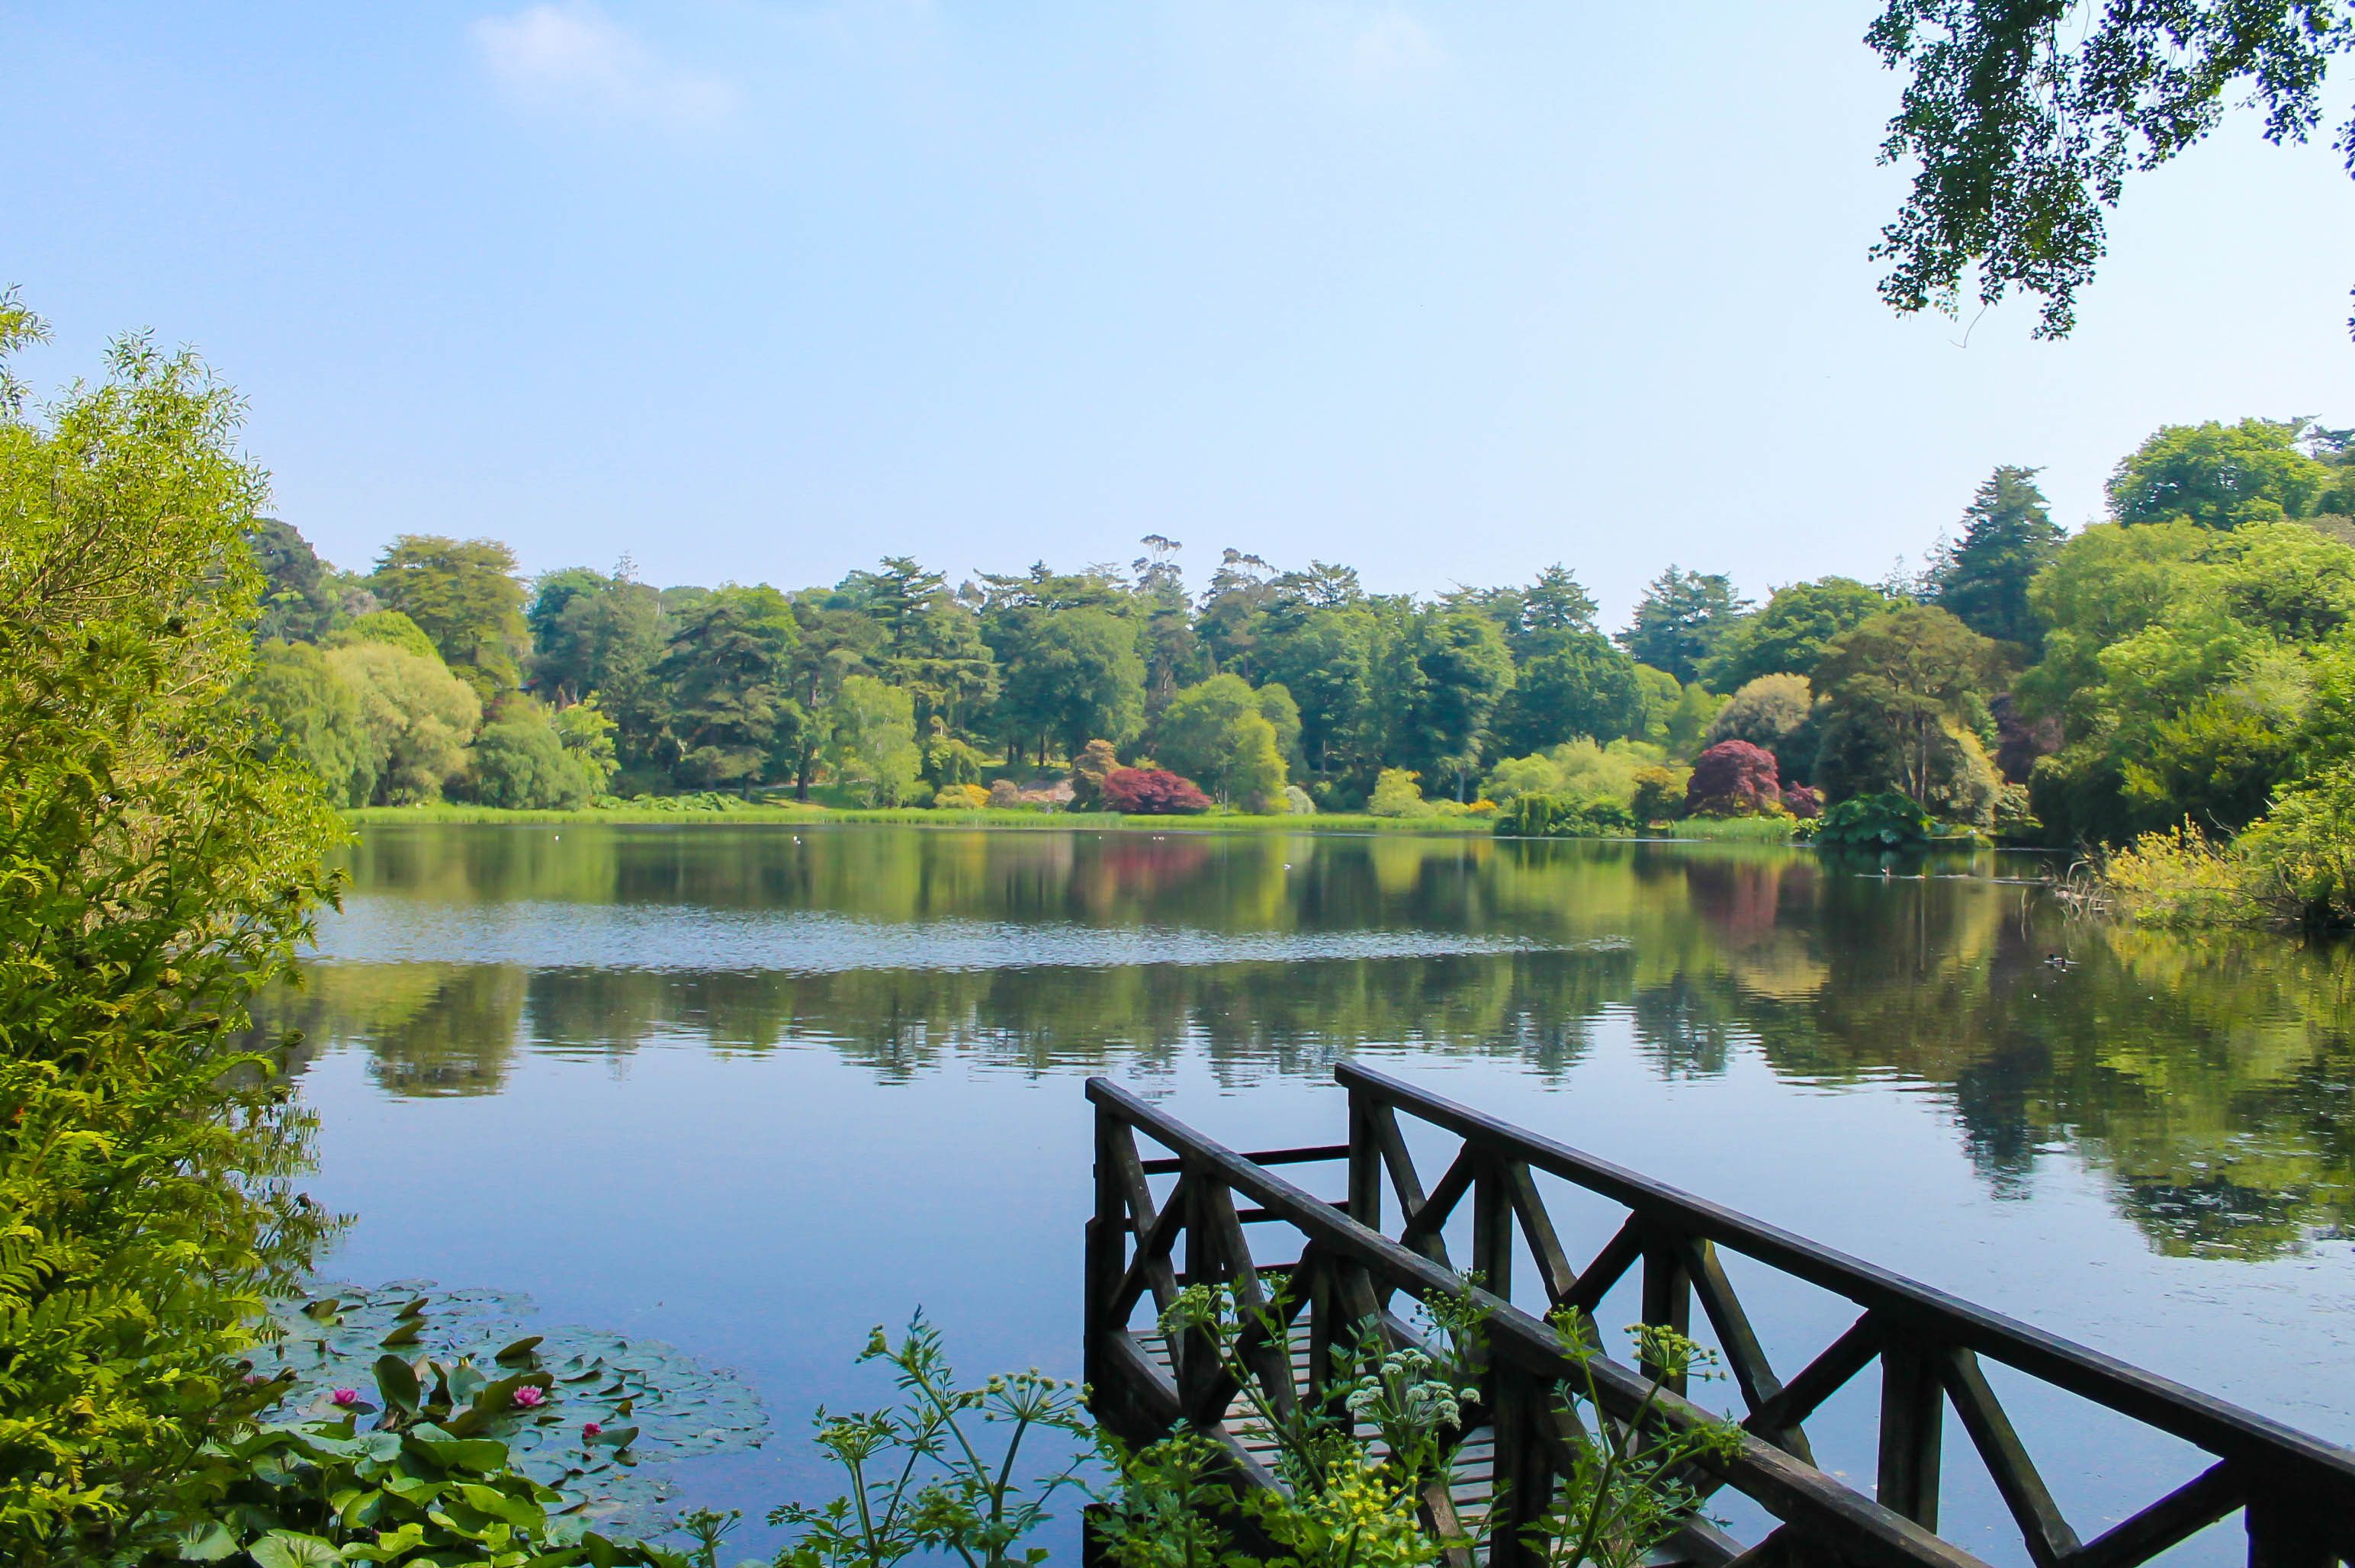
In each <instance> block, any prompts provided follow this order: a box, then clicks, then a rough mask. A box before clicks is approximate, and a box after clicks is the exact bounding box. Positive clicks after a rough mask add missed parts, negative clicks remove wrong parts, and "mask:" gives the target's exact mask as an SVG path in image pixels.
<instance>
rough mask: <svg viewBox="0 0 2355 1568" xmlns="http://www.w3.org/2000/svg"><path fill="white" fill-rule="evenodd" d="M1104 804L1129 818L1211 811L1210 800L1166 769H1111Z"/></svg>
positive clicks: (1104, 789) (1190, 780)
mask: <svg viewBox="0 0 2355 1568" xmlns="http://www.w3.org/2000/svg"><path fill="white" fill-rule="evenodd" d="M1103 803H1104V805H1106V806H1107V807H1109V808H1110V809H1112V810H1114V811H1118V812H1124V813H1125V814H1127V815H1129V816H1191V815H1193V814H1194V813H1196V812H1202V811H1208V810H1209V809H1210V797H1209V795H1204V794H1203V793H1202V791H1201V788H1200V786H1199V785H1198V784H1195V783H1194V781H1193V780H1192V779H1189V778H1188V777H1186V776H1185V775H1184V774H1182V773H1171V772H1169V771H1168V770H1167V768H1114V770H1113V771H1112V772H1110V773H1106V774H1105V775H1104V781H1103Z"/></svg>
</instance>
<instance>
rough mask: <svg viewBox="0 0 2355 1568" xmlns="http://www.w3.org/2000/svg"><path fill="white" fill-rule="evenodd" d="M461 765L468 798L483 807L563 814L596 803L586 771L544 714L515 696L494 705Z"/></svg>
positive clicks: (546, 711) (526, 701)
mask: <svg viewBox="0 0 2355 1568" xmlns="http://www.w3.org/2000/svg"><path fill="white" fill-rule="evenodd" d="M466 762H467V766H466V776H465V787H466V790H467V793H469V794H470V795H473V796H474V799H476V800H478V801H481V802H482V803H483V804H484V805H497V806H505V807H506V808H508V809H510V810H517V811H568V810H576V809H578V808H580V807H581V806H584V805H588V804H589V803H590V802H591V800H593V799H595V798H596V795H597V788H596V784H594V783H593V782H592V780H591V775H590V771H589V769H588V768H587V767H586V766H585V765H584V764H583V763H581V759H580V758H579V757H577V756H576V755H574V754H573V753H572V752H570V751H568V750H567V749H566V748H565V745H564V740H563V737H561V736H560V735H559V734H558V733H557V731H556V726H555V725H554V724H553V723H551V722H550V721H549V712H548V709H546V708H544V707H542V706H541V705H540V704H539V703H538V702H536V701H534V700H533V699H530V698H528V697H524V696H521V695H520V694H518V695H517V696H513V697H510V698H508V699H506V701H505V702H503V703H501V704H500V705H499V709H498V712H497V713H496V715H494V716H493V718H492V719H491V721H490V722H489V723H487V724H485V725H484V726H483V730H482V733H481V734H479V735H477V736H475V737H474V748H473V750H472V751H471V752H469V753H468V755H467V759H466Z"/></svg>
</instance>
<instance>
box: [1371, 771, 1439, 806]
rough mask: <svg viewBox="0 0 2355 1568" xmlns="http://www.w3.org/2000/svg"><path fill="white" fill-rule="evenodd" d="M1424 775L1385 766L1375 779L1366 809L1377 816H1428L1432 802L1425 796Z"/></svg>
mask: <svg viewBox="0 0 2355 1568" xmlns="http://www.w3.org/2000/svg"><path fill="white" fill-rule="evenodd" d="M1421 778H1422V775H1421V774H1420V773H1414V772H1412V770H1410V769H1407V768H1384V769H1383V770H1382V771H1381V776H1380V777H1379V778H1377V779H1376V780H1375V781H1374V793H1373V795H1372V797H1371V798H1370V799H1369V800H1368V801H1367V802H1366V810H1367V811H1368V813H1369V814H1370V815H1372V816H1430V815H1431V803H1430V802H1428V801H1426V800H1424V799H1423V785H1422V784H1421V783H1420V780H1421Z"/></svg>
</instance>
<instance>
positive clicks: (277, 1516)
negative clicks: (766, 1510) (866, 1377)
mask: <svg viewBox="0 0 2355 1568" xmlns="http://www.w3.org/2000/svg"><path fill="white" fill-rule="evenodd" d="M185 1491H186V1505H185V1509H184V1511H183V1512H181V1513H180V1514H178V1515H176V1516H175V1517H174V1518H173V1519H172V1520H169V1521H168V1522H170V1523H172V1524H173V1525H174V1526H176V1529H175V1539H174V1541H173V1550H172V1552H171V1553H170V1555H171V1556H172V1557H176V1559H177V1560H178V1561H181V1562H184V1563H225V1564H229V1568H350V1565H356V1564H384V1565H386V1568H394V1565H410V1568H429V1565H431V1568H442V1565H445V1564H455V1563H464V1564H468V1565H470V1568H620V1565H623V1564H642V1565H645V1568H685V1563H686V1559H685V1557H684V1556H683V1555H681V1554H678V1553H674V1552H663V1551H660V1550H658V1549H655V1548H650V1547H647V1546H645V1545H644V1544H643V1543H641V1542H638V1541H629V1540H627V1539H622V1540H616V1539H614V1538H613V1536H611V1535H609V1534H606V1533H604V1532H602V1531H599V1530H598V1529H597V1528H595V1521H594V1520H592V1519H591V1516H589V1515H588V1514H587V1513H585V1512H583V1511H582V1510H581V1509H580V1508H579V1507H578V1505H577V1504H575V1503H574V1502H573V1501H572V1500H571V1499H568V1498H567V1497H566V1496H565V1495H564V1494H563V1493H561V1492H559V1491H558V1490H556V1489H555V1488H550V1487H547V1486H544V1485H542V1484H541V1483H539V1482H538V1481H536V1480H533V1479H532V1478H531V1477H529V1476H527V1475H525V1474H523V1473H522V1472H521V1471H519V1470H517V1469H515V1468H514V1467H511V1466H510V1464H509V1463H508V1448H507V1445H506V1444H505V1443H502V1442H500V1441H498V1440H496V1438H488V1437H460V1436H457V1435H454V1434H453V1433H452V1432H451V1431H450V1430H448V1429H447V1428H446V1427H443V1426H442V1425H439V1424H435V1423H432V1422H430V1421H418V1422H411V1423H408V1424H403V1425H401V1426H400V1427H398V1428H390V1427H382V1426H379V1427H378V1428H377V1429H376V1430H373V1431H363V1430H361V1429H360V1426H359V1423H358V1420H357V1417H355V1416H343V1417H331V1418H320V1419H315V1420H309V1421H301V1422H290V1423H283V1424H265V1425H260V1426H255V1427H250V1428H245V1429H240V1430H238V1431H233V1432H230V1433H228V1434H224V1435H221V1436H220V1437H218V1438H217V1439H215V1440H214V1441H213V1442H211V1443H208V1444H207V1445H206V1446H205V1448H204V1450H203V1451H202V1452H201V1453H200V1454H199V1455H198V1456H197V1458H196V1460H195V1462H194V1464H193V1465H192V1466H191V1467H190V1468H189V1471H188V1474H187V1478H186V1488H185Z"/></svg>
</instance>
